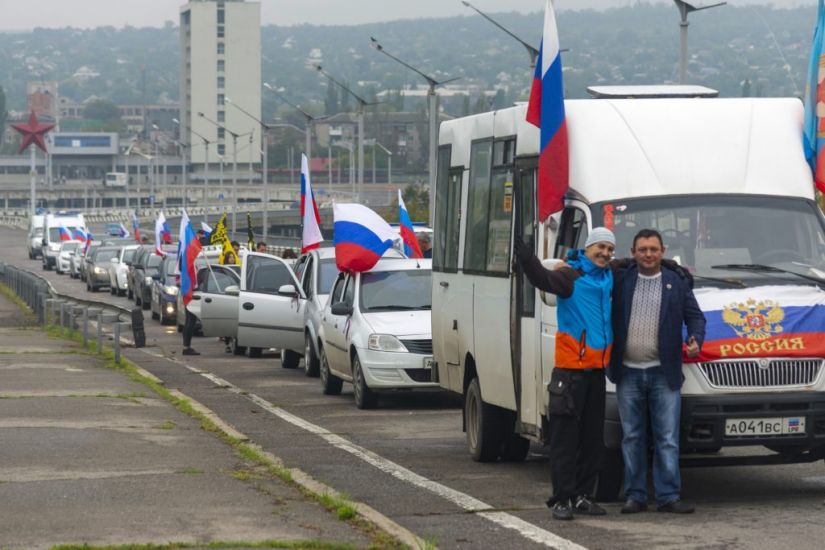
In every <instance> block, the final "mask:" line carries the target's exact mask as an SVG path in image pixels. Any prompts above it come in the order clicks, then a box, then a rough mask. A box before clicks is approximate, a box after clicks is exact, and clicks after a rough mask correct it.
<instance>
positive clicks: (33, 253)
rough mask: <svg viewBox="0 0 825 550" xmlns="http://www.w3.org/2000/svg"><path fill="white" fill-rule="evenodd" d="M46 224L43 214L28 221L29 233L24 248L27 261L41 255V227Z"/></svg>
mask: <svg viewBox="0 0 825 550" xmlns="http://www.w3.org/2000/svg"><path fill="white" fill-rule="evenodd" d="M45 223H46V216H45V215H44V214H35V215H34V216H32V218H31V220H30V221H29V232H28V236H27V237H26V248H28V252H29V259H30V260H34V259H35V258H37V257H38V256H41V255H42V247H43V226H44V225H45Z"/></svg>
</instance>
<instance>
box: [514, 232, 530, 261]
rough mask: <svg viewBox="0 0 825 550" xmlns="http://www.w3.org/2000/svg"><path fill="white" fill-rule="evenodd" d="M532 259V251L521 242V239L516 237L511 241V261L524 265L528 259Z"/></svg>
mask: <svg viewBox="0 0 825 550" xmlns="http://www.w3.org/2000/svg"><path fill="white" fill-rule="evenodd" d="M532 257H533V250H532V249H531V248H530V247H529V246H527V244H526V243H525V242H524V241H523V240H521V237H516V238H515V239H514V240H513V259H515V260H517V261H518V262H519V263H521V264H522V265H524V264H525V263H527V262H528V261H529V260H530V258H532Z"/></svg>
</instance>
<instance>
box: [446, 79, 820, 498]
mask: <svg viewBox="0 0 825 550" xmlns="http://www.w3.org/2000/svg"><path fill="white" fill-rule="evenodd" d="M600 92H601V95H602V96H604V97H606V98H604V99H585V100H568V101H566V102H565V105H566V122H567V129H568V138H569V159H570V188H569V192H568V193H567V195H566V201H565V208H564V210H563V211H561V212H558V213H556V214H554V215H552V216H551V217H550V218H548V220H547V221H546V222H544V223H539V222H538V221H537V219H536V208H535V201H536V190H535V186H536V176H537V165H538V140H539V131H538V129H537V128H535V127H534V126H532V125H530V124H528V123H527V122H526V121H525V112H526V106H525V105H519V106H516V107H512V108H508V109H503V110H500V111H496V112H489V113H483V114H478V115H474V116H469V117H464V118H460V119H456V120H452V121H448V122H444V123H442V124H441V128H440V136H439V156H438V175H437V186H436V211H435V220H434V222H435V231H434V247H433V277H432V280H433V287H432V288H433V297H432V329H433V348H434V349H433V352H434V356H435V360H436V362H437V370H438V377H439V381H440V384H441V386H442V387H444V388H446V389H449V390H451V391H453V392H456V393H459V394H461V395H462V396H463V402H464V414H463V423H464V429H465V431H466V433H467V444H468V447H469V450H470V453H471V454H472V456H473V458H474V459H476V460H479V461H495V460H523V459H524V458H525V457H526V455H527V452H528V450H529V446H530V441H535V442H539V443H544V442H545V441H546V437H547V416H546V408H547V403H548V391H547V384H548V382H549V380H550V374H551V371H552V369H553V361H554V355H553V350H554V344H555V333H556V330H557V321H556V305H555V299H554V297H553V296H551V295H544V296H542V295H540V294H541V293H537V292H536V291H535V289H534V288H532V287H531V285H530V284H529V283H528V282H527V281H526V280H525V278H524V277H523V276H522V275H521V274H520V273H517V272H514V270H513V268H512V242H513V238H514V236H517V237H519V238H522V239H524V241H525V242H527V243H530V244H531V246H533V247H534V250H535V252H536V254H537V255H538V257H539V258H540V259H541V260H542V261H544V262H545V263H546V264H547V265H550V264H551V263H552V262H553V259H559V258H563V257H564V255H565V254H566V252H567V250H569V249H571V248H582V247H583V243H584V242H585V239H586V237H587V235H588V232H589V231H590V229H592V228H593V227H596V226H608V227H610V228H612V229H613V231H614V232H615V234H616V238H617V247H616V250H617V255H618V256H629V255H630V248H631V245H632V239H633V236H634V235H635V234H636V232H637V231H638V230H640V229H642V228H648V227H651V228H655V229H658V230H659V231H660V232H661V233H662V235H663V237H664V241H665V242H664V244H665V246H666V247H667V256H668V257H670V258H673V259H675V260H676V261H678V262H679V263H680V264H682V265H683V266H684V267H686V268H687V269H688V270H689V271H690V272H692V274H693V277H694V279H695V294H696V297H697V300H698V301H699V304H700V306H701V307H702V309H703V312H704V313H705V316H706V317H707V319H708V334H707V337H706V341H705V345H704V348H703V353H702V356H701V357H700V358H699V360H698V362H697V361H696V360H692V362H685V363H684V366H683V375H684V379H685V381H684V385H683V387H682V396H683V400H682V418H681V447H682V456H683V464H684V465H711V464H712V465H725V464H741V463H742V461H743V460H744V461H746V463H748V464H755V463H772V462H774V463H788V462H804V461H814V460H821V459H822V458H823V457H825V365H824V364H825V291H824V290H823V288H825V230H824V228H825V225H824V224H823V216H822V213H821V211H820V209H819V208H818V206H817V204H816V203H815V201H814V187H813V183H812V178H811V171H810V169H809V167H808V165H807V163H806V162H805V158H804V155H803V152H802V145H801V144H802V111H803V108H802V104H801V102H800V101H799V100H797V99H781V98H777V99H751V98H735V99H719V98H705V97H703V98H699V97H678V96H679V90H678V89H676V90H674V91H673V92H672V93H668V94H664V95H671V96H677V97H657V98H655V99H654V98H644V97H640V96H643V95H644V94H643V93H642V92H639V93H638V94H637V93H635V92H633V90H632V89H630V90H628V89H627V88H624V89H623V90H622V91H621V95H627V94H628V93H629V92H633V93H630V95H633V96H635V97H636V98H635V99H629V98H622V97H619V98H617V97H611V94H610V89H607V88H604V89H602V90H600ZM660 95H661V94H660ZM606 416H607V417H606V424H605V444H606V446H607V449H608V451H607V458H606V461H605V466H604V469H603V471H602V475H601V476H600V479H599V484H598V488H597V497H599V498H601V499H615V498H617V497H618V495H619V491H620V488H621V480H622V469H623V466H622V458H621V453H620V446H621V437H622V436H621V426H620V423H619V419H618V412H617V407H616V399H615V388H614V387H613V386H612V385H610V384H608V397H607V415H606ZM739 446H761V447H764V448H767V450H764V449H762V450H763V452H762V453H761V454H760V453H756V454H755V455H753V454H752V455H750V456H748V457H747V458H746V459H743V458H742V457H741V456H734V455H735V454H736V453H725V448H728V447H739ZM720 450H722V452H721V453H720V452H719V451H720Z"/></svg>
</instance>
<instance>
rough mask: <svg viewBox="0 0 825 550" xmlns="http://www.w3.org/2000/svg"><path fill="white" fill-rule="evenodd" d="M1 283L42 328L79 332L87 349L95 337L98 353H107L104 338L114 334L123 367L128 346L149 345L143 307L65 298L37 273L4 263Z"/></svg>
mask: <svg viewBox="0 0 825 550" xmlns="http://www.w3.org/2000/svg"><path fill="white" fill-rule="evenodd" d="M0 282H2V283H3V284H5V285H6V286H7V287H9V288H10V289H11V290H12V291H13V292H14V293H15V294H17V296H19V297H20V299H21V300H23V301H24V302H25V303H26V304H27V305H28V306H29V307H30V308H31V310H32V312H33V313H34V314H35V316H36V318H37V321H38V323H39V324H41V325H43V326H46V325H50V324H54V325H57V326H59V327H61V329H68V330H70V331H77V332H79V333H80V335H81V336H82V338H83V345H84V346H87V345H88V343H89V340H90V339H91V338H92V337H95V338H96V343H97V351H98V353H100V352H101V350H102V349H103V340H104V337H105V336H106V335H107V333H108V334H110V335H111V336H112V343H113V347H114V354H115V362H117V363H120V356H121V348H122V346H123V345H124V344H126V345H131V346H133V347H136V348H140V347H144V346H145V345H146V331H145V327H144V325H143V309H142V308H140V307H134V308H131V309H129V308H125V307H121V306H118V305H114V304H107V303H104V302H97V301H94V300H84V299H81V298H77V297H75V296H70V295H68V294H61V293H59V292H57V291H56V290H55V289H54V287H53V286H52V285H51V283H50V282H49V281H47V280H46V279H44V278H43V277H41V276H39V275H37V274H36V273H33V272H31V271H28V270H26V269H20V268H19V267H16V266H13V265H10V264H7V263H4V262H0ZM92 322H94V324H95V325H96V334H92V333H91V332H90V330H91V324H92ZM128 328H130V329H131V338H127V337H126V335H125V334H124V329H128Z"/></svg>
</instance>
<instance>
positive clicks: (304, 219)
mask: <svg viewBox="0 0 825 550" xmlns="http://www.w3.org/2000/svg"><path fill="white" fill-rule="evenodd" d="M301 223H302V225H303V237H302V240H301V254H303V253H304V252H306V251H307V250H312V249H313V248H318V246H320V244H321V242H322V241H323V240H324V237H323V235H321V213H320V212H318V204H317V203H316V202H315V194H314V193H313V192H312V183H311V182H310V179H309V162H307V156H306V155H304V154H302V155H301Z"/></svg>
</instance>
